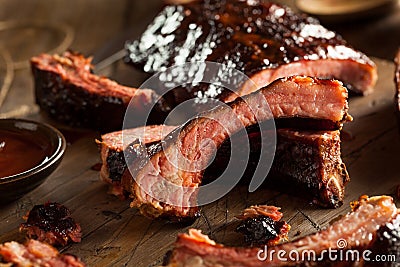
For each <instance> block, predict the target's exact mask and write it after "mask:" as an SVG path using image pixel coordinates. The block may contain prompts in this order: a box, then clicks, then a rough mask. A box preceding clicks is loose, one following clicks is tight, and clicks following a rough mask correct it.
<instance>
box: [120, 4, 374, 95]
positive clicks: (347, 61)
mask: <svg viewBox="0 0 400 267" xmlns="http://www.w3.org/2000/svg"><path fill="white" fill-rule="evenodd" d="M126 48H127V53H128V54H127V56H126V57H125V61H126V62H128V63H130V64H133V65H135V66H138V67H139V68H140V69H142V70H143V71H145V72H148V73H157V72H160V71H163V70H164V69H165V68H166V67H170V66H176V65H180V64H183V63H185V62H192V63H193V62H199V61H200V62H205V61H211V62H218V63H221V64H224V65H226V66H227V67H232V68H235V69H237V70H239V71H241V72H243V73H244V74H246V75H247V76H248V77H250V78H251V80H252V81H253V82H254V83H255V85H256V86H253V84H251V83H245V84H241V83H240V82H239V81H237V84H238V86H239V88H237V90H238V91H237V93H238V94H239V95H240V96H242V95H245V94H248V93H250V92H252V91H254V90H256V89H258V88H261V87H264V86H266V85H267V84H269V83H270V82H272V81H274V80H276V79H277V78H281V77H287V76H291V75H307V76H313V77H319V78H335V79H338V80H341V81H343V82H344V83H346V84H350V85H352V88H354V90H355V91H356V92H361V93H364V94H366V93H368V92H371V90H372V89H373V87H374V85H375V83H376V80H377V70H376V66H375V64H374V63H373V62H372V61H371V60H370V59H369V58H368V57H367V56H366V55H364V54H363V53H361V52H359V51H357V50H354V49H353V48H352V47H350V46H349V45H348V44H347V42H346V41H345V40H344V39H343V38H342V37H340V36H339V35H337V34H336V33H334V32H332V31H329V30H328V29H326V28H324V27H323V26H321V25H320V23H319V22H318V20H317V19H314V18H312V17H308V16H307V15H305V14H296V13H294V12H293V11H292V10H291V9H289V8H288V7H285V6H281V5H278V4H275V3H271V2H265V1H264V2H263V1H261V0H254V1H240V0H225V1H219V0H204V1H191V2H190V3H188V4H182V5H169V6H166V7H165V8H164V9H163V11H161V13H160V14H159V15H158V16H157V17H156V18H155V19H154V21H153V22H152V23H151V24H150V25H149V26H148V28H147V30H146V31H145V32H144V33H143V35H142V36H141V37H140V38H139V39H138V40H135V41H131V42H127V44H126ZM183 71H184V70H183ZM192 71H193V70H192V69H190V70H186V72H187V73H191V72H192ZM221 71H222V73H223V75H222V74H221V75H220V76H223V77H224V78H228V79H232V80H233V79H240V77H236V76H235V77H233V76H232V77H230V75H232V74H231V73H229V72H227V71H224V70H221ZM181 72H182V71H181ZM201 72H202V70H201V69H199V70H198V73H197V74H196V76H201V75H199V74H200V73H201ZM192 75H193V74H192ZM217 76H218V75H217ZM180 77H181V76H180V75H177V76H176V77H174V78H176V81H177V83H178V84H179V83H180V80H179V79H180ZM214 78H215V80H216V81H218V78H219V77H214ZM171 81H174V79H172V80H171V79H169V80H168V82H171ZM242 82H244V81H242ZM185 89H186V90H185ZM185 93H186V94H187V96H186V98H192V97H200V98H201V97H204V96H206V97H210V98H219V99H220V100H223V101H231V100H233V99H234V98H235V97H236V96H235V95H233V94H232V92H227V90H224V89H223V88H219V89H218V90H215V88H211V87H208V86H196V87H188V86H186V87H185V88H181V89H180V90H178V91H177V92H176V97H177V99H179V100H177V102H178V103H180V102H181V101H182V99H184V98H185V97H183V95H184V94H185Z"/></svg>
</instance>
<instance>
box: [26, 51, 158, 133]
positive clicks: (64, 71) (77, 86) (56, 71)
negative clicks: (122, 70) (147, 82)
mask: <svg viewBox="0 0 400 267" xmlns="http://www.w3.org/2000/svg"><path fill="white" fill-rule="evenodd" d="M31 67H32V72H33V76H34V82H35V95H36V103H37V104H38V105H39V106H40V108H41V109H42V110H44V111H45V112H46V113H48V114H49V115H50V116H51V117H53V118H55V119H56V120H59V121H61V122H64V123H67V124H71V125H75V126H83V127H90V128H94V129H100V130H116V129H121V128H122V122H123V119H124V115H125V111H126V109H127V107H128V104H129V102H130V101H131V99H133V103H132V106H133V107H134V108H135V109H136V110H137V113H138V116H141V115H142V116H144V115H147V114H146V112H148V111H149V109H150V108H151V107H152V105H153V104H154V103H155V102H156V101H157V99H158V96H157V94H156V93H155V92H154V91H153V90H150V89H136V88H130V87H126V86H122V85H120V84H118V83H116V82H114V81H111V80H109V79H107V78H105V77H100V76H97V75H94V74H92V69H93V66H92V65H91V58H85V57H83V56H82V55H81V54H78V53H73V52H65V53H63V54H62V55H61V56H60V55H48V54H41V55H39V56H37V57H33V58H32V59H31Z"/></svg>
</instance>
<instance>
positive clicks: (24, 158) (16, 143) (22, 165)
mask: <svg viewBox="0 0 400 267" xmlns="http://www.w3.org/2000/svg"><path fill="white" fill-rule="evenodd" d="M50 155H51V145H50V143H49V142H48V141H46V140H45V139H44V137H42V136H39V135H35V134H32V132H31V131H27V132H26V133H23V132H15V131H10V130H0V179H1V178H4V177H8V176H12V175H15V174H18V173H22V172H25V171H27V170H30V169H32V168H33V167H36V166H38V165H39V164H41V163H42V162H44V161H46V160H47V159H48V157H49V156H50Z"/></svg>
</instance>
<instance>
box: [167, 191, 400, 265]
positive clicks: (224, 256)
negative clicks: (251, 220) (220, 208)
mask: <svg viewBox="0 0 400 267" xmlns="http://www.w3.org/2000/svg"><path fill="white" fill-rule="evenodd" d="M399 220H400V210H398V209H397V208H396V206H395V204H394V203H393V199H392V198H391V197H388V196H377V197H371V198H366V197H363V198H361V199H360V203H359V205H358V207H357V208H356V209H355V210H354V211H353V212H351V213H349V214H347V215H346V216H344V217H343V218H341V219H340V220H339V221H336V222H334V223H333V224H332V225H331V226H329V227H328V228H326V229H325V230H322V231H320V232H318V233H315V234H312V235H309V236H306V237H304V238H301V239H299V240H296V241H293V242H290V243H285V244H281V245H278V246H275V247H268V249H269V250H268V251H267V253H266V254H265V253H264V252H265V250H264V252H261V253H260V249H259V248H238V247H236V248H233V247H225V246H223V245H221V244H217V243H215V242H214V241H213V240H210V239H209V238H208V237H207V236H205V235H203V234H201V232H200V231H198V230H193V229H191V230H189V234H180V235H179V236H178V239H177V241H176V243H175V246H174V249H173V252H172V255H171V258H170V260H169V265H168V266H170V267H172V266H174V267H178V266H198V267H201V266H221V267H228V266H241V267H257V266H263V267H267V266H368V264H369V263H368V262H362V261H361V262H360V261H358V262H357V261H356V262H355V261H354V260H353V261H351V260H348V261H345V260H344V261H341V262H333V261H329V259H328V253H326V254H325V257H324V255H323V254H321V253H323V251H328V249H331V250H332V249H333V250H335V249H337V250H341V249H342V250H343V251H346V250H358V251H360V254H359V255H362V252H363V251H364V250H366V249H371V250H372V251H373V252H376V251H377V250H375V249H374V248H376V247H381V248H382V247H383V248H384V249H388V248H389V247H391V248H392V249H393V246H395V247H394V248H398V247H399V244H400V239H399V236H398V233H399ZM384 232H386V233H390V234H386V235H385V234H382V233H384ZM339 241H341V242H339ZM389 242H392V243H389ZM272 250H274V251H275V253H273V252H272ZM279 251H282V252H281V253H280V257H281V258H284V259H287V261H282V260H280V259H279V258H278V256H277V254H278V252H279ZM293 251H295V252H297V253H298V255H302V253H304V252H306V251H312V252H315V256H314V257H315V258H311V260H310V261H307V259H308V258H305V261H304V262H303V261H297V260H296V257H295V256H293ZM388 251H393V250H386V253H384V255H388V254H387V253H388ZM395 252H396V251H395ZM289 253H292V257H294V260H292V259H290V258H289ZM396 253H397V255H398V251H397V252H396ZM257 255H259V256H260V258H261V259H259V258H258V257H257ZM307 255H309V254H306V256H307ZM335 255H336V256H338V255H339V254H338V253H337V254H335ZM342 255H346V254H345V253H343V254H342ZM347 255H348V254H347ZM265 256H266V258H265V259H264V257H265ZM321 257H322V259H323V260H324V261H321V260H320V261H315V260H314V261H313V260H312V259H317V258H318V259H320V258H321ZM368 257H369V258H370V259H373V254H372V255H371V254H370V255H368ZM299 259H301V257H299ZM350 259H351V258H350ZM360 259H361V256H360ZM396 262H397V264H398V263H399V262H400V258H397V261H396ZM357 264H358V265H357ZM363 264H364V265H363ZM381 264H382V263H381ZM387 264H389V265H387V266H390V264H392V263H389V262H388V263H387ZM395 264H396V263H395ZM380 266H383V265H380ZM393 266H396V265H393Z"/></svg>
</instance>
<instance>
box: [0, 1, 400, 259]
mask: <svg viewBox="0 0 400 267" xmlns="http://www.w3.org/2000/svg"><path fill="white" fill-rule="evenodd" d="M139 2H140V3H142V4H140V3H139ZM289 2H292V1H289ZM17 3H18V4H17ZM21 3H24V4H25V5H24V6H21V7H19V5H20V4H21ZM159 6H160V2H159V1H155V0H151V1H149V0H148V1H146V3H145V4H143V2H142V1H129V0H127V1H122V0H117V1H109V0H108V1H107V0H100V1H98V0H96V1H78V0H74V1H71V0H70V1H64V0H57V1H45V0H39V1H6V0H0V7H1V8H0V21H10V20H28V21H29V20H32V21H33V20H37V19H41V20H44V21H48V23H64V24H67V25H69V26H70V27H71V28H72V29H73V34H74V36H73V41H72V43H71V45H70V48H73V49H75V50H78V51H81V52H83V53H84V54H86V55H89V54H92V55H94V56H95V59H94V60H95V61H96V62H99V61H102V59H104V58H107V57H108V56H110V55H112V54H114V53H115V52H117V51H119V50H121V49H122V48H123V41H124V40H125V39H126V38H131V37H132V38H133V37H134V36H137V35H138V34H139V33H140V32H141V31H142V30H143V29H144V27H145V25H146V24H147V23H148V22H149V21H150V20H151V19H152V17H153V16H154V14H156V12H157V8H158V7H159ZM28 32H29V31H28ZM2 34H3V35H2ZM7 34H8V35H7V36H10V35H9V34H11V33H7ZM5 36H6V35H4V31H1V30H0V41H1V43H0V44H1V45H0V50H1V49H3V50H4V48H7V45H8V46H9V49H8V50H13V49H10V48H12V47H14V45H15V43H14V44H12V43H7V41H9V40H10V38H5ZM130 36H131V37H130ZM32 38H34V36H33V37H32ZM362 38H365V37H362ZM13 40H14V42H20V41H17V40H18V38H17V39H13ZM36 42H40V40H36V39H32V40H30V41H29V42H27V43H26V44H25V45H21V46H20V47H22V48H21V49H32V50H30V51H36V50H35V43H36ZM30 45H31V46H32V47H30ZM9 53H10V54H11V57H12V58H13V60H14V61H16V60H17V59H18V56H21V55H19V53H18V51H17V52H16V51H15V49H14V50H13V51H11V52H9ZM388 53H389V52H388ZM24 55H29V52H25V53H24ZM32 56H33V55H32ZM20 59H21V58H19V59H18V60H20ZM22 60H23V58H22ZM374 60H375V62H376V63H377V65H378V69H379V80H378V84H377V86H376V90H375V92H374V93H373V94H371V95H369V96H366V97H353V98H352V99H351V100H350V113H351V114H352V115H353V117H354V122H352V123H348V124H346V125H345V128H344V131H345V133H346V134H345V137H346V138H343V142H342V153H343V158H344V161H345V163H346V165H347V168H348V171H349V174H350V177H351V182H350V183H349V185H348V186H347V189H346V197H345V204H344V205H343V206H342V207H340V208H338V209H321V208H320V207H317V206H314V205H312V204H311V203H309V202H307V201H306V200H304V199H302V198H298V197H293V196H290V195H287V194H284V193H280V192H277V191H273V190H269V189H266V188H262V189H259V190H257V191H256V192H255V193H248V192H247V187H246V186H238V187H236V188H235V189H234V190H233V191H232V192H230V193H229V194H228V195H227V196H226V197H224V198H222V199H220V200H218V201H217V202H215V203H212V204H209V205H207V206H205V207H203V208H202V212H201V217H200V218H199V219H197V220H196V221H195V222H194V223H193V224H192V225H190V226H188V225H181V224H171V223H168V222H167V221H163V220H156V221H151V220H149V219H147V218H145V217H143V216H141V215H140V214H138V212H137V211H136V210H135V209H131V208H129V202H128V201H121V200H119V199H117V198H115V197H113V196H110V195H108V194H107V186H106V185H105V184H103V183H102V182H101V181H100V180H99V172H98V171H96V170H94V169H93V168H92V167H93V166H94V165H95V164H97V163H99V161H100V158H99V153H98V149H97V147H96V144H95V142H94V140H95V138H98V137H99V134H98V133H96V132H92V131H86V130H76V129H71V128H68V127H66V126H63V125H60V124H58V123H56V122H54V121H51V120H48V119H47V118H46V117H45V116H44V115H43V114H41V113H40V112H39V110H38V108H37V107H36V106H35V104H34V100H33V84H32V77H31V74H30V70H29V68H27V67H23V66H22V67H20V68H15V69H14V70H13V74H14V77H13V81H12V84H11V86H10V88H9V93H8V95H7V97H6V99H5V102H4V104H3V105H2V106H0V116H1V115H4V116H10V115H13V112H14V115H19V116H23V117H27V118H30V119H34V120H40V121H46V122H50V123H51V124H53V125H55V126H56V127H58V128H59V129H60V130H61V131H62V132H63V133H64V135H65V136H66V138H67V141H68V147H67V151H66V154H65V157H64V159H63V161H62V163H61V165H60V167H59V168H58V169H57V170H56V171H55V172H54V173H53V174H52V175H51V176H50V177H49V178H48V179H47V180H46V181H45V182H44V183H43V184H42V185H41V186H40V187H38V188H37V189H35V190H34V191H32V192H30V193H28V194H27V195H25V196H24V197H22V198H21V199H19V200H17V201H15V202H12V203H8V204H5V203H2V205H1V209H0V242H4V241H10V240H18V241H23V240H24V239H25V237H24V235H22V234H20V233H18V227H19V225H20V223H22V222H23V220H22V216H23V215H25V214H26V212H27V211H28V210H30V209H31V208H32V207H33V205H35V204H40V203H44V202H46V201H57V202H60V203H62V204H65V205H66V206H67V207H69V208H70V209H71V210H72V213H73V214H72V215H73V217H74V218H75V219H76V220H77V221H78V222H79V223H80V224H81V227H82V229H83V238H82V242H81V243H79V244H73V245H70V246H67V247H66V248H64V249H63V252H68V253H72V254H75V255H78V256H79V257H81V258H82V260H83V261H84V262H86V263H87V264H88V266H157V265H159V264H160V263H161V262H162V259H163V256H164V255H165V253H166V252H167V251H168V250H169V249H171V248H172V246H171V245H172V243H173V242H174V241H175V239H176V236H177V234H178V233H182V232H186V231H187V229H188V228H189V227H193V228H198V229H202V230H203V232H204V233H205V234H208V235H210V237H211V238H213V239H215V240H216V241H218V242H222V243H224V244H229V245H240V244H242V237H241V236H240V235H238V234H236V233H235V232H234V228H235V226H236V221H235V219H234V216H235V215H237V214H239V213H240V212H241V210H243V209H244V208H245V207H247V206H249V205H252V204H264V203H266V204H271V205H276V206H280V207H282V211H283V213H284V219H285V220H287V221H288V222H289V223H290V224H291V225H292V230H291V234H290V238H291V239H294V238H297V237H300V236H304V235H307V234H310V233H313V232H315V231H318V230H320V229H322V228H323V227H326V226H327V225H328V224H329V223H330V222H331V221H332V220H335V219H337V218H338V216H341V215H343V214H345V213H346V212H348V211H349V210H350V208H349V205H348V204H349V202H350V201H352V200H355V199H357V198H358V197H359V196H360V195H362V194H368V195H378V194H390V195H394V194H395V190H396V186H397V185H398V184H400V170H399V166H398V165H397V164H399V159H400V157H399V151H400V137H399V131H398V127H397V123H396V119H395V114H394V107H393V95H394V83H393V74H394V66H393V63H391V62H389V61H387V60H382V59H378V58H374ZM3 69H4V65H3V66H1V67H0V74H4V73H5V72H4V70H3ZM99 73H101V74H105V75H108V76H110V77H112V78H113V79H116V80H118V81H119V82H121V83H124V84H129V85H136V86H138V85H140V83H141V81H142V77H141V76H140V74H139V73H137V72H135V71H134V70H132V69H131V68H130V67H128V66H125V65H124V64H123V63H122V62H121V61H117V62H115V63H113V64H110V65H106V66H105V68H103V69H102V70H100V71H99ZM0 81H2V80H0ZM21 107H26V108H25V109H24V108H21ZM397 204H400V203H399V202H398V200H397Z"/></svg>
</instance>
